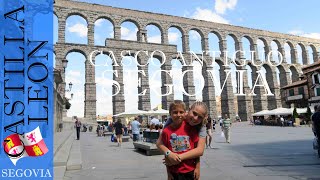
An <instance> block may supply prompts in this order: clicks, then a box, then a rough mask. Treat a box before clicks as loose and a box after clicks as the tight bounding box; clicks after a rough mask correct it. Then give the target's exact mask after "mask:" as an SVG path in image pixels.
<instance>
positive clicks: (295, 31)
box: [288, 30, 303, 35]
mask: <svg viewBox="0 0 320 180" xmlns="http://www.w3.org/2000/svg"><path fill="white" fill-rule="evenodd" d="M288 33H289V34H293V35H299V34H303V31H300V30H292V31H289V32H288Z"/></svg>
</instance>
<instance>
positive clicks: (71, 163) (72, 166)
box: [67, 140, 82, 171]
mask: <svg viewBox="0 0 320 180" xmlns="http://www.w3.org/2000/svg"><path fill="white" fill-rule="evenodd" d="M81 168H82V158H81V150H80V141H78V140H74V141H73V144H72V147H71V151H70V154H69V158H68V162H67V171H69V170H79V169H81Z"/></svg>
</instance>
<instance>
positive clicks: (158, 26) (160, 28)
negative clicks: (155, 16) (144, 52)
mask: <svg viewBox="0 0 320 180" xmlns="http://www.w3.org/2000/svg"><path fill="white" fill-rule="evenodd" d="M149 25H153V26H156V27H157V28H158V29H159V31H160V33H161V37H162V36H163V32H164V30H163V27H162V26H161V25H160V23H157V22H149V23H147V24H146V27H147V26H149Z"/></svg>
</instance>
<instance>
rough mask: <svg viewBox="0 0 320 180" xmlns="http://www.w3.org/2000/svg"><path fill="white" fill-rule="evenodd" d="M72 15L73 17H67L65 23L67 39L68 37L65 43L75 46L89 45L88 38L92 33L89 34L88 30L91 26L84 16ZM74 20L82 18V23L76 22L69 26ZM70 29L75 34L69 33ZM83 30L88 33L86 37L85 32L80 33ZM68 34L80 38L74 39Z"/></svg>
mask: <svg viewBox="0 0 320 180" xmlns="http://www.w3.org/2000/svg"><path fill="white" fill-rule="evenodd" d="M70 14H71V15H69V16H67V19H66V21H65V23H66V26H65V32H64V34H65V37H66V38H65V42H66V43H74V44H88V43H89V39H88V37H89V36H90V32H88V31H89V29H88V25H89V24H88V21H87V19H85V18H83V15H82V14H81V15H79V14H78V13H70ZM74 18H75V19H78V18H80V19H79V20H80V21H81V22H80V23H79V22H77V23H75V22H74V23H72V24H71V23H69V24H68V21H72V20H73V19H74ZM83 26H85V27H83ZM68 27H70V28H72V31H73V32H72V31H68V30H67V28H68ZM81 28H85V31H86V34H85V35H83V34H82V33H83V31H78V30H79V29H81ZM68 33H72V36H79V37H80V38H72V36H71V37H69V36H67V34H68ZM77 33H78V34H77ZM69 38H70V39H69ZM75 39H76V41H75Z"/></svg>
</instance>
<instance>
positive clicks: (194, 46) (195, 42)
mask: <svg viewBox="0 0 320 180" xmlns="http://www.w3.org/2000/svg"><path fill="white" fill-rule="evenodd" d="M188 35H189V42H188V46H189V49H190V51H193V52H195V53H196V54H198V53H200V52H202V51H203V50H204V49H203V48H204V47H203V46H202V45H203V40H204V35H203V33H202V32H201V31H200V30H199V29H197V28H190V29H188ZM198 36H199V37H198Z"/></svg>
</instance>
